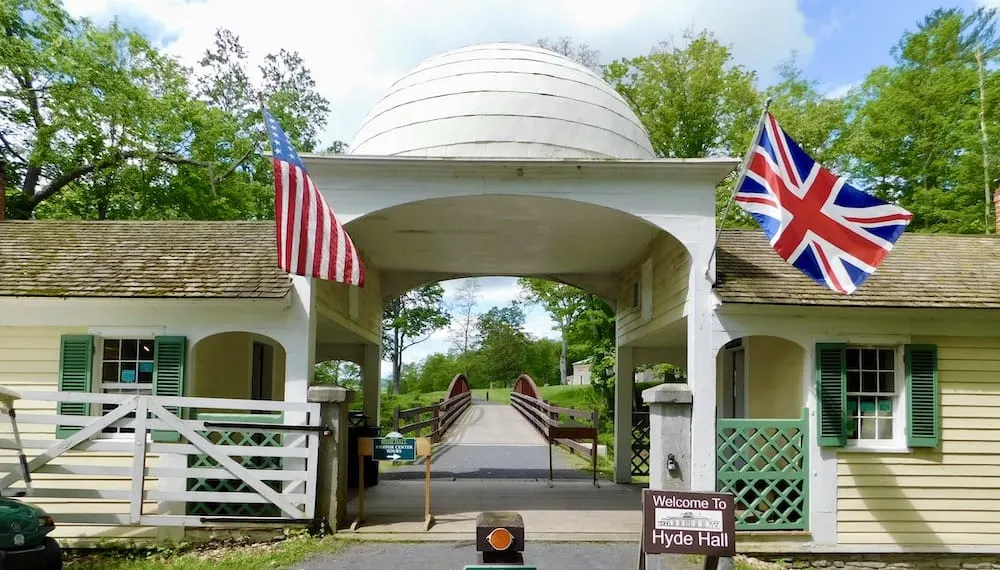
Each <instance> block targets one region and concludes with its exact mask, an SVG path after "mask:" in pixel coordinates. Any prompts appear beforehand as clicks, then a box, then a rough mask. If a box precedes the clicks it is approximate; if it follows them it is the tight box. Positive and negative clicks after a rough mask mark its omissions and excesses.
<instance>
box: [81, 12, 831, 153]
mask: <svg viewBox="0 0 1000 570" xmlns="http://www.w3.org/2000/svg"><path fill="white" fill-rule="evenodd" d="M65 3H66V7H67V9H68V10H69V11H70V12H71V13H72V14H74V15H77V16H91V17H93V18H94V19H95V20H98V21H102V20H103V21H106V20H108V19H109V18H110V17H111V16H114V15H118V16H121V17H122V18H123V20H124V21H125V23H127V24H129V23H136V25H139V26H141V27H143V26H150V25H155V26H156V28H157V29H156V30H155V32H154V33H155V34H156V35H157V36H158V37H159V38H168V39H170V40H173V41H172V43H170V44H169V46H168V47H167V51H168V52H169V53H171V54H174V55H176V56H178V57H179V58H180V59H181V60H182V61H183V62H184V63H186V64H188V65H191V66H195V65H196V63H197V61H198V59H199V58H200V57H201V55H202V53H203V52H204V51H205V49H206V48H208V47H209V46H210V45H211V43H212V36H213V34H214V32H215V30H216V28H218V27H226V28H229V29H231V30H232V31H234V32H235V33H237V34H238V35H239V36H240V38H241V40H242V41H243V44H244V46H245V47H246V48H247V51H248V53H249V55H250V58H251V61H260V60H261V59H262V58H263V56H264V55H265V54H267V53H269V52H274V51H277V50H278V49H281V48H285V49H288V50H296V51H298V52H299V53H301V54H302V56H303V58H304V59H305V62H306V65H307V66H308V67H309V68H310V69H311V70H312V72H313V75H314V78H315V79H316V83H317V88H318V89H319V90H320V92H321V93H322V94H323V95H324V96H326V97H327V98H328V99H329V100H330V108H331V113H330V117H329V122H328V124H327V128H326V129H325V132H324V133H323V139H324V140H323V141H322V142H323V143H328V142H330V141H331V140H333V139H341V140H346V141H348V142H349V141H350V140H351V139H352V138H353V136H354V133H355V132H356V130H357V129H358V127H359V126H360V125H361V122H362V121H363V119H364V117H365V115H366V113H367V111H368V109H370V108H371V107H372V106H373V105H374V104H375V102H376V101H377V100H378V98H379V97H380V96H381V94H382V93H383V92H384V91H385V90H386V89H387V88H388V87H389V85H391V83H392V82H393V81H395V79H396V78H398V77H399V76H400V75H402V74H403V73H404V72H406V71H407V70H408V69H410V68H412V67H414V66H415V65H417V64H418V63H419V62H420V61H422V60H424V59H426V58H427V57H430V56H432V55H435V54H437V53H440V52H443V51H447V50H450V49H455V48H458V47H461V46H464V45H469V44H475V43H481V42H492V41H515V42H524V43H532V42H534V41H535V40H537V39H538V38H542V37H549V38H553V39H554V38H557V37H560V36H570V37H573V38H574V39H575V40H577V41H580V42H584V43H587V44H589V45H590V46H591V47H592V48H594V49H598V50H600V52H601V56H602V59H603V60H605V61H608V60H611V59H617V58H621V57H629V56H634V55H638V54H643V53H648V52H649V50H650V48H652V47H653V46H654V45H656V44H657V43H658V42H660V41H662V40H669V39H671V38H673V39H678V38H680V36H681V34H682V33H683V31H684V30H685V29H696V30H697V29H702V28H707V29H709V30H711V31H713V32H714V33H715V34H716V36H717V37H718V38H719V39H720V40H721V41H722V42H724V43H727V44H730V45H732V46H733V50H734V58H735V59H736V61H737V62H738V63H741V64H744V65H747V66H749V67H751V68H752V69H755V70H756V71H757V72H758V73H759V74H760V75H761V76H762V77H763V78H769V77H772V76H773V74H772V68H773V67H774V66H775V65H776V64H777V63H778V62H780V61H781V60H783V59H785V58H786V57H787V56H788V55H789V54H790V53H791V52H792V51H795V52H797V53H798V54H799V56H800V57H801V58H802V59H801V61H802V63H803V64H804V63H806V62H807V61H808V58H809V56H810V54H811V53H812V49H813V39H812V38H811V37H809V35H808V34H807V33H806V31H805V16H804V14H803V13H802V12H801V11H800V9H799V8H798V6H797V5H796V2H795V0H773V1H771V2H764V3H760V2H746V1H745V0H716V1H714V2H704V1H703V0H614V1H611V0H547V1H544V2H540V1H538V0H482V1H479V2H475V3H469V2H467V1H465V0H422V1H420V2H407V1H403V0H367V1H365V2H343V1H340V2H330V1H324V0H284V1H283V2H281V3H280V4H278V5H271V4H265V3H250V2H245V1H241V0H65ZM471 6H474V9H473V8H471ZM761 30H766V32H763V33H762V31H761Z"/></svg>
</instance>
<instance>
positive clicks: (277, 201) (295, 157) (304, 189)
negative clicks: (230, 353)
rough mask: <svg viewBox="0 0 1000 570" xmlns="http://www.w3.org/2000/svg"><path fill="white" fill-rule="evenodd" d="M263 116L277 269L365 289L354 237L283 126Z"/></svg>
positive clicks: (269, 115) (272, 118)
mask: <svg viewBox="0 0 1000 570" xmlns="http://www.w3.org/2000/svg"><path fill="white" fill-rule="evenodd" d="M263 111H264V125H265V126H266V127H267V133H268V135H269V138H270V139H271V155H272V156H273V159H274V221H275V225H276V226H277V227H276V234H277V240H278V266H279V267H281V268H282V269H283V270H285V271H286V272H288V273H294V274H295V275H304V276H307V277H314V278H316V279H328V280H332V281H337V282H340V283H347V284H348V285H357V286H358V287H364V286H365V268H364V265H362V263H361V256H360V255H358V250H357V249H355V247H354V243H353V242H352V241H351V236H349V235H347V231H346V230H344V227H343V226H341V225H340V222H338V221H337V216H335V215H334V213H333V209H331V208H330V206H329V205H327V203H326V200H325V199H324V198H323V195H322V194H320V191H319V189H318V188H316V185H315V184H313V181H312V178H310V177H309V172H308V171H306V167H305V165H304V164H303V163H302V159H301V158H299V154H298V153H297V152H295V149H294V148H292V145H291V143H289V141H288V136H287V135H285V131H284V130H282V128H281V126H280V125H278V121H276V120H275V119H274V117H273V116H272V115H271V113H269V112H268V111H267V109H264V110H263Z"/></svg>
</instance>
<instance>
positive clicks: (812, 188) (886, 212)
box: [734, 113, 913, 294]
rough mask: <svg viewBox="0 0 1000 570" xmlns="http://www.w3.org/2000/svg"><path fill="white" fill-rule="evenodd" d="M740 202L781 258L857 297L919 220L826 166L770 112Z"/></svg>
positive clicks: (752, 155)
mask: <svg viewBox="0 0 1000 570" xmlns="http://www.w3.org/2000/svg"><path fill="white" fill-rule="evenodd" d="M762 120H763V126H762V128H760V131H759V132H760V135H759V137H758V138H757V140H756V141H754V143H753V144H754V146H753V147H752V148H751V152H750V153H749V155H748V157H749V160H748V161H747V163H746V166H745V171H744V176H743V178H742V180H741V182H739V183H738V186H737V192H736V194H735V198H734V199H735V200H736V202H737V203H738V204H739V205H740V207H741V208H743V210H745V211H746V212H747V213H749V214H750V215H751V216H753V217H754V219H756V220H757V223H758V224H760V227H761V228H762V229H763V230H764V233H765V234H766V235H767V239H768V241H770V243H771V247H773V248H774V250H775V251H776V252H778V255H780V256H781V257H782V258H783V259H784V260H785V261H787V262H789V263H791V264H792V265H793V266H795V267H797V268H799V270H801V271H802V272H803V273H805V274H806V275H808V276H809V277H811V278H812V279H813V280H815V281H816V282H817V283H819V284H821V285H826V286H827V287H829V288H830V289H833V290H834V291H838V292H840V293H843V294H850V293H852V292H853V291H854V290H855V289H857V288H858V287H860V286H861V284H862V283H864V281H865V280H866V279H868V277H870V276H871V274H872V273H874V272H875V268H876V267H878V265H879V264H880V263H881V262H882V260H883V259H884V258H885V256H886V255H887V254H888V253H889V251H890V250H892V247H893V244H895V243H896V240H898V239H899V236H900V235H901V234H902V233H903V230H905V229H906V226H907V225H909V223H910V220H911V219H912V218H913V214H911V213H910V212H908V211H906V210H904V209H903V208H901V207H899V206H896V205H894V204H890V203H888V202H884V201H882V200H880V199H878V198H876V197H875V196H872V195H871V194H868V193H866V192H862V191H861V190H858V189H857V188H855V187H853V186H851V185H850V184H848V183H847V182H846V181H845V180H844V179H843V178H842V177H840V176H837V175H835V174H833V173H832V172H830V171H829V170H827V169H826V168H824V167H823V166H821V165H820V164H819V163H817V162H816V161H815V160H813V158H812V157H810V156H809V155H808V154H806V153H805V151H803V150H802V148H801V147H799V145H798V144H797V143H796V142H795V141H794V140H792V138H791V137H789V136H788V135H787V134H786V133H785V131H783V130H782V129H781V127H779V126H778V122H777V121H776V120H775V119H774V117H773V116H772V115H771V114H770V113H765V114H764V117H763V119H762Z"/></svg>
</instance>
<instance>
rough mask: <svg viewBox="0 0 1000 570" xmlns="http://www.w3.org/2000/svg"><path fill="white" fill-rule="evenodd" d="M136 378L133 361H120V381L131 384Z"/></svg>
mask: <svg viewBox="0 0 1000 570" xmlns="http://www.w3.org/2000/svg"><path fill="white" fill-rule="evenodd" d="M136 379H137V378H136V364H135V362H122V373H121V381H122V382H123V383H126V384H131V383H134V382H135V381H136Z"/></svg>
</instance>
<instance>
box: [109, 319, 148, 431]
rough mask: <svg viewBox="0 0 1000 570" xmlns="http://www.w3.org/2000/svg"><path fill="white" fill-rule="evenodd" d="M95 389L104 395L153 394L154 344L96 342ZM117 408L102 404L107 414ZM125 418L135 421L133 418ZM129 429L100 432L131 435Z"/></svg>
mask: <svg viewBox="0 0 1000 570" xmlns="http://www.w3.org/2000/svg"><path fill="white" fill-rule="evenodd" d="M97 340H98V342H99V343H100V344H99V346H100V349H99V350H98V351H97V359H98V365H97V370H98V374H99V376H98V378H97V379H98V384H99V386H98V388H99V391H100V392H103V393H105V394H143V395H151V394H152V393H153V370H154V360H153V355H154V341H153V338H152V337H149V338H99V339H97ZM116 407H117V404H103V405H102V413H104V414H106V413H108V412H110V411H111V410H113V409H114V408H116ZM127 417H129V418H135V414H134V413H132V414H129V415H128V416H127ZM134 431H135V430H134V429H132V428H130V427H117V426H110V427H107V428H105V429H104V430H103V433H106V434H123V433H133V432H134Z"/></svg>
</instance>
